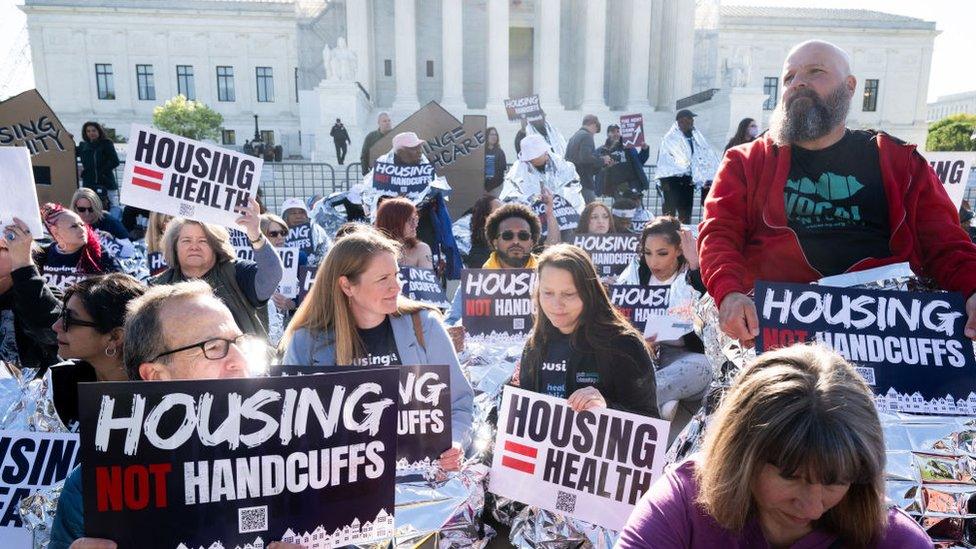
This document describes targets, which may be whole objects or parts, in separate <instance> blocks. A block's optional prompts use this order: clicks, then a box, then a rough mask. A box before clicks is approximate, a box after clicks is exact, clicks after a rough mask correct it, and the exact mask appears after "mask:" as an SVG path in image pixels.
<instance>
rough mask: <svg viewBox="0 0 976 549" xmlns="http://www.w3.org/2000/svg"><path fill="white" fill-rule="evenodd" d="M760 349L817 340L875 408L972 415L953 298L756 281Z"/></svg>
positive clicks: (974, 402) (959, 314) (966, 347)
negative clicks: (872, 398)
mask: <svg viewBox="0 0 976 549" xmlns="http://www.w3.org/2000/svg"><path fill="white" fill-rule="evenodd" d="M755 295H756V311H757V312H758V313H759V336H758V337H757V338H756V349H757V350H758V351H765V350H769V349H775V348H777V347H785V346H788V345H791V344H793V343H795V342H801V341H818V342H821V343H823V344H825V345H826V346H828V347H831V348H833V349H834V350H836V351H837V352H838V353H840V354H841V355H843V356H844V358H846V359H847V360H849V361H851V362H853V363H854V364H856V365H857V366H858V372H859V373H860V374H861V375H862V376H863V377H864V379H865V380H866V381H867V382H868V385H871V387H872V389H873V390H874V391H875V393H876V394H877V395H878V396H877V398H876V401H877V402H878V405H879V407H881V408H882V409H887V410H902V411H909V412H924V413H936V414H938V413H962V414H966V415H972V414H973V413H976V409H974V408H973V407H974V406H976V357H974V355H973V345H972V342H971V341H969V340H968V339H967V338H966V336H965V334H964V333H963V328H964V326H965V324H966V314H965V310H966V308H965V300H964V299H963V297H962V296H961V295H959V294H956V293H922V292H897V291H886V290H866V289H853V288H833V287H827V286H811V285H805V284H780V283H771V282H757V283H756V294H755Z"/></svg>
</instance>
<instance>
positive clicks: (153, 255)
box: [146, 252, 169, 276]
mask: <svg viewBox="0 0 976 549" xmlns="http://www.w3.org/2000/svg"><path fill="white" fill-rule="evenodd" d="M146 262H147V263H148V264H149V274H150V276H158V275H161V274H163V273H164V272H166V269H169V265H167V264H166V258H165V257H163V253H162V252H150V253H149V254H147V255H146Z"/></svg>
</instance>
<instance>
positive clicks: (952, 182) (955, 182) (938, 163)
mask: <svg viewBox="0 0 976 549" xmlns="http://www.w3.org/2000/svg"><path fill="white" fill-rule="evenodd" d="M925 159H926V160H928V162H929V165H930V166H932V169H933V170H934V171H935V175H937V176H939V181H942V185H943V186H945V190H946V193H948V194H949V198H950V199H952V205H953V206H955V207H956V209H957V210H958V209H959V206H961V205H962V199H963V198H964V197H965V196H966V185H967V184H968V183H969V170H970V169H971V168H972V167H973V166H974V165H976V152H927V153H925Z"/></svg>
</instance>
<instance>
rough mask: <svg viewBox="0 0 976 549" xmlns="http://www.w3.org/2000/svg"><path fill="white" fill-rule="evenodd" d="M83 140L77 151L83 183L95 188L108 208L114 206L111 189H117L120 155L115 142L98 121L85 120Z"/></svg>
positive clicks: (82, 128) (82, 130)
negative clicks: (116, 174) (110, 195)
mask: <svg viewBox="0 0 976 549" xmlns="http://www.w3.org/2000/svg"><path fill="white" fill-rule="evenodd" d="M81 137H82V141H81V142H80V143H78V149H77V150H76V151H75V154H76V155H77V157H78V159H79V160H80V161H81V184H82V186H83V187H88V188H89V189H93V190H94V191H95V192H96V193H98V196H99V197H100V198H101V199H102V204H103V206H104V207H105V208H106V209H111V208H112V205H113V204H112V201H111V199H110V198H109V191H113V192H114V191H117V190H118V189H119V184H118V182H116V180H115V168H117V167H118V166H119V155H118V154H117V153H116V152H115V143H112V140H110V139H109V138H108V136H107V135H106V134H105V130H104V129H103V128H102V126H101V124H99V123H98V122H85V124H84V125H83V126H82V127H81Z"/></svg>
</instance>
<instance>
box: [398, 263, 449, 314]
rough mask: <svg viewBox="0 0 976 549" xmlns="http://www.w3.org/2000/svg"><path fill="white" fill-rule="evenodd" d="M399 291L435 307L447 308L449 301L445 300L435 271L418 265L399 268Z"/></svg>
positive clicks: (445, 297) (445, 296)
mask: <svg viewBox="0 0 976 549" xmlns="http://www.w3.org/2000/svg"><path fill="white" fill-rule="evenodd" d="M400 285H401V289H400V293H402V294H403V295H405V296H407V297H409V298H410V299H414V300H417V301H420V302H422V303H427V304H429V305H433V306H435V307H440V308H442V309H447V308H449V307H450V306H451V302H450V301H448V300H447V294H446V293H445V292H444V288H442V287H441V282H440V280H439V279H438V277H437V272H435V271H434V270H433V269H421V268H420V267H403V268H402V269H400Z"/></svg>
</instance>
